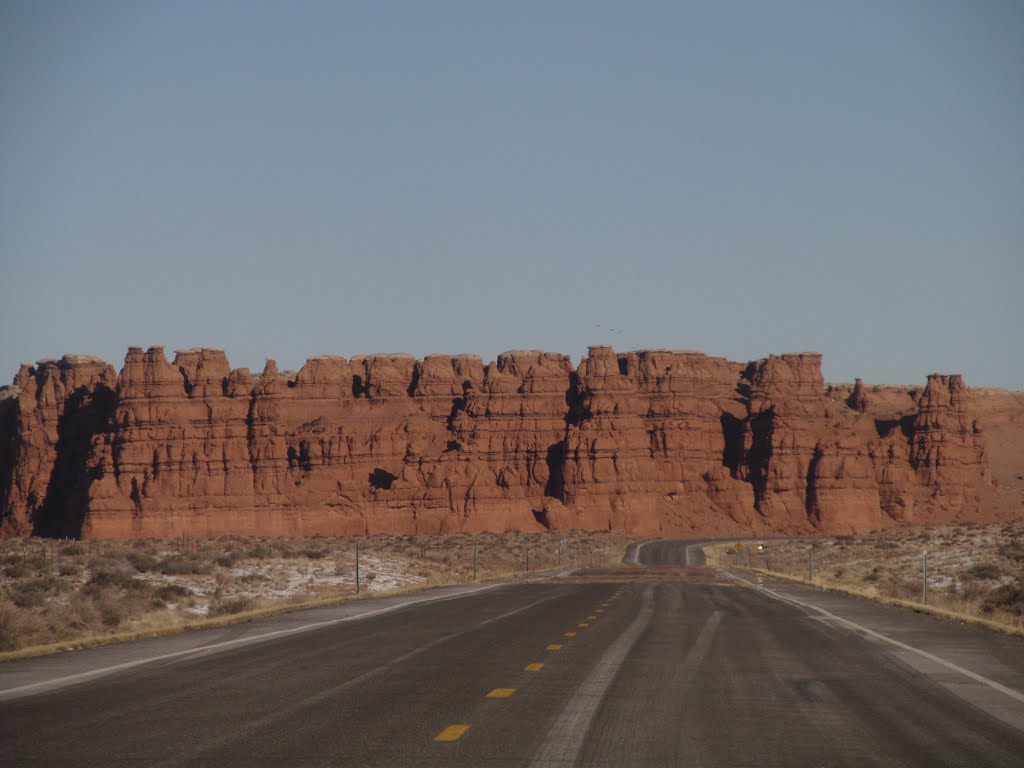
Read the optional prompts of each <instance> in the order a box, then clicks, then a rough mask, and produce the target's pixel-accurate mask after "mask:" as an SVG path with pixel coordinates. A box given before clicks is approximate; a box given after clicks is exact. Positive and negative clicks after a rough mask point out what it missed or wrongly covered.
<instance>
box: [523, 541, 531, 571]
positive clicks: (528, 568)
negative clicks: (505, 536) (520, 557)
mask: <svg viewBox="0 0 1024 768" xmlns="http://www.w3.org/2000/svg"><path fill="white" fill-rule="evenodd" d="M524 551H525V555H526V572H527V573H529V572H530V548H529V547H526V548H525V550H524Z"/></svg>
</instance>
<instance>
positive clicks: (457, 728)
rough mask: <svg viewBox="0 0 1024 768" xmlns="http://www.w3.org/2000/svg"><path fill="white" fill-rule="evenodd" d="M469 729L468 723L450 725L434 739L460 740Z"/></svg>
mask: <svg viewBox="0 0 1024 768" xmlns="http://www.w3.org/2000/svg"><path fill="white" fill-rule="evenodd" d="M468 730H469V726H468V725H449V726H448V727H447V728H445V729H444V730H443V731H441V732H440V733H439V734H437V736H435V737H434V741H458V740H459V739H460V738H462V734H464V733H465V732H466V731H468Z"/></svg>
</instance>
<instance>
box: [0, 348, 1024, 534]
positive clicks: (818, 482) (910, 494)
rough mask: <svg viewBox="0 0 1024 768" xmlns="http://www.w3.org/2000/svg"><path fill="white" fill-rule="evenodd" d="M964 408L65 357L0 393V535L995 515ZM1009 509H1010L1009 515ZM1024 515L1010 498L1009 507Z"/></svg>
mask: <svg viewBox="0 0 1024 768" xmlns="http://www.w3.org/2000/svg"><path fill="white" fill-rule="evenodd" d="M973 402H974V400H972V398H971V397H970V396H969V393H968V391H967V389H966V387H964V385H963V381H962V379H961V378H960V377H959V376H948V377H947V376H938V375H936V376H931V377H929V380H928V385H927V386H926V387H925V388H924V389H923V390H922V391H920V392H918V391H917V390H911V389H908V388H902V389H901V388H888V389H886V390H885V391H879V389H878V388H875V389H871V388H869V387H866V386H865V385H864V384H863V383H862V382H858V384H857V386H856V387H855V388H853V389H851V388H850V387H848V386H833V387H829V388H827V389H826V387H825V384H824V382H823V380H822V376H821V356H820V355H817V354H814V353H805V354H799V355H781V356H771V357H768V358H766V359H763V360H758V361H755V362H752V363H749V364H745V365H744V364H741V363H735V362H731V361H728V360H725V359H722V358H715V357H709V356H707V355H704V354H702V353H699V352H678V351H664V350H645V351H639V352H631V353H629V354H616V353H615V352H614V350H612V349H611V348H610V347H592V348H591V349H590V351H589V354H588V355H587V357H585V358H584V359H583V360H582V361H581V362H580V364H579V365H578V366H576V367H574V366H573V365H572V363H571V361H570V360H569V358H568V357H567V356H565V355H559V354H551V353H546V352H537V351H515V352H506V353H504V354H502V355H500V356H499V357H498V359H497V360H496V361H495V362H492V363H490V364H488V365H484V363H483V361H482V360H481V359H480V358H479V357H477V356H475V355H457V356H447V355H431V356H428V357H426V358H425V359H423V360H416V359H414V358H412V357H409V356H407V355H371V356H366V357H357V358H353V359H346V358H342V357H334V356H326V357H315V358H311V359H310V360H308V361H307V362H306V364H305V365H304V366H303V367H302V369H301V370H300V371H298V372H297V373H291V374H288V373H281V372H280V371H278V369H277V366H276V364H275V363H274V361H273V360H268V361H267V365H266V367H265V369H264V370H263V372H262V373H261V374H259V375H258V376H253V375H251V374H250V372H249V371H248V370H246V369H236V370H232V369H231V368H230V366H229V364H228V361H227V358H226V357H225V355H224V353H223V352H222V351H220V350H216V349H193V350H184V351H181V352H178V353H177V354H176V356H175V358H174V361H173V363H168V361H167V358H166V357H165V355H164V352H163V349H162V348H160V347H152V348H150V349H149V350H147V351H143V350H142V349H140V348H136V347H133V348H131V349H130V350H129V352H128V355H127V357H126V359H125V364H124V367H123V369H122V370H121V373H120V375H116V374H115V373H114V371H113V369H112V368H111V367H110V366H109V365H107V364H106V363H103V362H102V361H99V360H96V359H93V358H82V357H74V356H68V357H65V358H63V359H62V360H61V361H60V362H59V363H58V362H53V361H44V362H42V363H39V364H37V365H36V366H25V367H23V368H22V370H21V371H19V373H18V375H17V377H16V378H15V382H14V386H12V387H8V388H5V389H4V390H2V392H0V481H2V483H3V486H2V487H0V494H2V496H0V501H2V507H0V532H2V533H3V534H4V535H25V534H29V533H33V532H34V533H37V534H41V535H69V536H77V535H82V536H92V537H121V536H158V537H170V536H176V535H179V534H181V533H188V534H190V535H199V536H207V535H209V536H213V535H221V534H228V533H237V534H259V535H299V534H314V533H322V534H355V533H366V532H371V533H372V532H385V531H391V532H440V531H455V530H462V531H483V530H508V529H518V530H544V529H545V528H550V529H567V528H588V529H609V528H610V529H620V530H629V531H636V532H641V533H650V534H663V535H672V534H683V533H689V532H702V533H732V532H744V531H753V532H758V533H760V532H780V533H788V532H811V531H814V530H819V531H825V532H840V533H845V532H853V531H863V530H870V529H877V528H882V527H885V526H888V525H896V524H901V523H908V522H917V523H921V522H930V521H950V520H976V519H991V518H992V516H993V515H994V514H998V511H997V512H993V511H992V508H990V504H989V501H990V499H991V498H992V490H991V489H992V481H991V477H990V474H989V469H988V464H987V453H986V443H985V440H984V438H983V428H982V425H981V422H980V420H979V419H978V418H977V417H976V416H975V415H973V413H972V403H973ZM1014 512H1015V510H1013V509H1008V510H1005V509H1004V510H1003V514H1013V513H1014ZM1018 512H1019V510H1018Z"/></svg>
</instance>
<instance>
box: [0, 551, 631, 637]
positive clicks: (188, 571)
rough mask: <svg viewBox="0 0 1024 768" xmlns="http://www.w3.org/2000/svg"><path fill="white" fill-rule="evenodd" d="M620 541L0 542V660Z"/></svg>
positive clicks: (446, 580) (515, 566)
mask: <svg viewBox="0 0 1024 768" xmlns="http://www.w3.org/2000/svg"><path fill="white" fill-rule="evenodd" d="M628 541H629V538H628V537H626V536H623V535H621V534H610V533H581V532H572V533H564V534H561V535H559V534H523V533H504V534H478V535H475V536H470V535H465V534H454V535H441V536H393V535H392V536H388V535H381V536H369V537H361V538H329V537H310V538H296V539H269V538H249V537H234V536H227V537H222V538H218V539H207V540H197V539H191V538H187V537H185V538H180V539H176V540H173V541H158V540H138V541H57V540H53V539H8V540H5V541H0V653H2V652H9V651H16V650H19V649H23V648H27V647H30V646H38V645H46V644H52V643H64V642H71V643H74V642H79V641H80V642H83V643H84V642H90V643H91V642H97V641H102V640H103V639H104V638H109V637H112V636H116V635H126V634H132V633H146V632H154V633H155V632H169V631H175V630H176V629H179V628H186V627H188V626H190V625H196V624H200V623H202V622H204V621H207V620H209V619H214V618H217V617H230V616H238V617H239V618H242V617H244V616H245V615H247V614H250V613H252V612H254V611H260V610H262V609H274V608H280V607H282V606H292V605H294V606H299V605H302V604H305V603H310V602H317V601H319V602H324V601H332V600H338V601H341V600H345V599H351V598H354V597H355V591H356V590H355V546H356V543H357V542H358V543H359V546H360V558H359V559H360V593H361V594H362V595H366V594H373V593H377V594H380V593H385V592H390V591H395V590H402V589H410V588H417V587H430V586H440V585H444V584H457V583H466V582H471V581H472V580H473V552H474V548H475V550H476V563H477V580H479V581H484V580H489V579H497V578H514V577H516V576H519V575H526V572H527V564H528V565H529V569H530V572H535V571H538V570H542V569H550V568H555V567H557V566H559V565H570V564H581V565H586V564H590V563H593V564H600V563H604V562H609V561H612V560H617V559H618V558H620V557H621V555H622V551H623V549H624V547H625V545H626V543H627V542H628Z"/></svg>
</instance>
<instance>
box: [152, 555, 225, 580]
mask: <svg viewBox="0 0 1024 768" xmlns="http://www.w3.org/2000/svg"><path fill="white" fill-rule="evenodd" d="M157 568H158V569H159V571H160V573H163V574H166V575H169V576H186V575H204V574H210V573H213V563H212V562H211V561H210V560H208V559H206V558H205V557H203V556H202V555H200V554H199V553H191V554H186V555H170V556H169V557H166V558H164V559H163V560H162V561H160V563H159V565H158V566H157Z"/></svg>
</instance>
